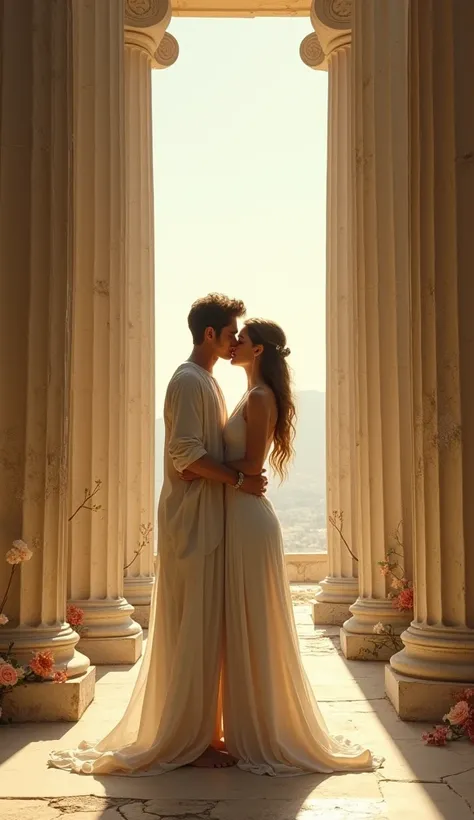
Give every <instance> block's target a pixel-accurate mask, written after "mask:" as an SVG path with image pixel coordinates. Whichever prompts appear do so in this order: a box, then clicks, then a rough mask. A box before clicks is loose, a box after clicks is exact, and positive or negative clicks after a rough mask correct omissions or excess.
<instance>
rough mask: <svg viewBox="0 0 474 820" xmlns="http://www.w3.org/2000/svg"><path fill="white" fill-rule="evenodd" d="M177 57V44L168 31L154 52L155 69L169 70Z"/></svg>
mask: <svg viewBox="0 0 474 820" xmlns="http://www.w3.org/2000/svg"><path fill="white" fill-rule="evenodd" d="M178 57H179V43H178V41H177V39H176V37H173V35H172V34H170V33H169V32H168V31H167V32H166V33H165V36H164V37H163V39H162V41H161V43H160V45H159V46H158V48H157V49H156V51H155V62H154V67H155V68H169V67H170V66H172V65H174V63H175V62H176V60H177V59H178Z"/></svg>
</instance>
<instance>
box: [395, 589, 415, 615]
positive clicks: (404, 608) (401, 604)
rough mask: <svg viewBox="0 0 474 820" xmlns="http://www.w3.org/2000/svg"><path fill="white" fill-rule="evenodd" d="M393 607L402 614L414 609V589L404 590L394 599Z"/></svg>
mask: <svg viewBox="0 0 474 820" xmlns="http://www.w3.org/2000/svg"><path fill="white" fill-rule="evenodd" d="M393 605H394V607H396V608H397V609H398V610H399V611H400V612H408V611H409V610H410V609H413V588H412V587H410V588H409V589H402V590H401V591H400V592H399V593H398V595H397V596H396V598H394V599H393Z"/></svg>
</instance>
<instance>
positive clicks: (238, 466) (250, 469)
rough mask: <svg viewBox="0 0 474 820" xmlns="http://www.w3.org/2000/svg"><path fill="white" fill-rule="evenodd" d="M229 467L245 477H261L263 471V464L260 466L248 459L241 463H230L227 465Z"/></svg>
mask: <svg viewBox="0 0 474 820" xmlns="http://www.w3.org/2000/svg"><path fill="white" fill-rule="evenodd" d="M227 467H230V469H231V470H238V471H239V472H241V473H244V475H261V474H262V471H263V464H262V466H259V465H258V464H255V463H254V462H253V461H247V460H246V459H241V460H240V461H230V462H228V463H227Z"/></svg>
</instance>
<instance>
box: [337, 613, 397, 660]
mask: <svg viewBox="0 0 474 820" xmlns="http://www.w3.org/2000/svg"><path fill="white" fill-rule="evenodd" d="M346 623H347V621H346ZM339 635H340V639H341V650H342V653H343V655H344V657H345V658H347V660H349V661H384V662H385V661H389V660H390V658H391V657H392V655H395V653H396V652H399V651H400V649H401V647H402V642H401V641H400V645H399V646H398V645H397V646H395V645H393V646H392V645H390V644H388V643H384V642H382V641H381V640H379V636H378V635H375V634H374V633H373V632H371V633H370V634H364V633H362V632H359V633H357V632H349V631H348V630H347V629H346V628H345V625H344V626H343V627H342V629H341V630H340V633H339Z"/></svg>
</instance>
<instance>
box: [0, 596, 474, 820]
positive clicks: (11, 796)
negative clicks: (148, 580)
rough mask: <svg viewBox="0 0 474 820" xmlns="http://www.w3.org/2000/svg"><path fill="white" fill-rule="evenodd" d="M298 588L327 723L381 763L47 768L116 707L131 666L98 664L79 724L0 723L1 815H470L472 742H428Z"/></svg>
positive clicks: (125, 692)
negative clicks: (328, 771) (271, 771)
mask: <svg viewBox="0 0 474 820" xmlns="http://www.w3.org/2000/svg"><path fill="white" fill-rule="evenodd" d="M295 593H296V594H295V595H294V600H295V611H296V616H297V621H298V629H299V634H300V639H301V651H302V653H303V657H304V662H305V665H306V669H307V671H308V674H309V677H310V680H311V682H312V684H313V686H314V690H315V692H316V696H317V697H318V699H319V702H320V704H321V709H322V711H323V713H324V716H325V718H326V720H327V722H328V724H329V727H330V729H331V731H333V732H334V733H335V734H345V735H346V736H347V737H349V738H351V739H353V740H355V741H356V742H362V743H364V744H366V745H368V746H370V748H372V749H374V750H375V751H376V753H377V754H379V755H383V756H384V757H385V758H386V762H385V765H384V768H383V769H381V770H380V771H379V772H378V773H376V774H359V775H351V774H344V775H331V776H325V775H308V776H306V777H297V778H290V779H281V778H280V779H278V778H276V779H273V778H267V777H256V776H255V775H251V774H247V773H244V772H241V771H239V770H237V769H232V770H227V771H202V770H196V769H180V770H178V771H175V772H172V773H170V774H167V775H163V776H161V777H149V778H148V777H145V778H135V779H134V778H123V777H104V778H91V777H87V776H79V775H73V774H68V773H66V772H62V771H58V770H55V769H47V768H46V760H47V756H48V752H49V751H50V750H51V749H55V748H64V747H67V746H70V745H76V743H77V742H78V741H79V740H81V739H83V738H86V739H93V738H95V737H101V736H103V735H104V734H105V733H106V732H107V731H108V730H109V729H110V728H111V727H112V726H113V725H114V724H115V722H116V721H117V719H118V717H119V716H120V714H121V712H122V710H123V708H124V705H125V703H126V701H127V699H128V697H129V693H130V689H131V687H132V685H133V682H134V680H135V677H136V674H137V667H136V666H135V667H134V668H131V669H130V668H119V667H115V668H113V667H110V668H109V667H101V668H100V669H99V670H98V677H99V679H100V680H99V684H98V686H97V690H96V692H97V694H96V699H95V701H94V703H93V704H92V705H91V706H90V707H89V709H88V710H87V712H86V714H85V715H84V717H83V718H82V720H81V721H80V722H79V724H77V725H71V724H46V725H45V724H42V725H35V724H29V725H19V724H16V725H12V726H5V727H1V728H0V820H176V818H180V819H181V820H198V819H199V820H349V818H351V820H400V818H406V820H410V819H411V818H413V820H415V818H416V819H417V820H418V818H420V820H421V818H423V820H467V818H471V820H472V818H474V747H473V746H472V745H470V744H467V743H466V744H465V743H457V744H453V745H452V746H451V747H450V748H448V749H433V748H426V747H425V746H424V745H423V743H422V742H421V740H420V735H421V732H422V731H423V728H424V727H423V726H422V725H420V724H409V723H403V722H402V721H400V720H399V719H398V718H397V715H396V714H395V712H394V710H393V709H392V707H391V706H390V704H389V703H388V702H387V700H386V699H385V697H384V687H383V665H382V664H378V663H362V662H354V661H346V660H345V659H344V658H343V656H342V655H341V654H340V651H339V641H338V629H337V628H336V627H329V628H316V629H315V628H314V627H313V625H312V623H311V618H310V608H309V605H308V603H307V601H308V593H307V592H305V590H301V589H299V590H298V591H296V590H295ZM73 816H74V817H73Z"/></svg>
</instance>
